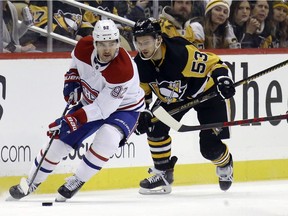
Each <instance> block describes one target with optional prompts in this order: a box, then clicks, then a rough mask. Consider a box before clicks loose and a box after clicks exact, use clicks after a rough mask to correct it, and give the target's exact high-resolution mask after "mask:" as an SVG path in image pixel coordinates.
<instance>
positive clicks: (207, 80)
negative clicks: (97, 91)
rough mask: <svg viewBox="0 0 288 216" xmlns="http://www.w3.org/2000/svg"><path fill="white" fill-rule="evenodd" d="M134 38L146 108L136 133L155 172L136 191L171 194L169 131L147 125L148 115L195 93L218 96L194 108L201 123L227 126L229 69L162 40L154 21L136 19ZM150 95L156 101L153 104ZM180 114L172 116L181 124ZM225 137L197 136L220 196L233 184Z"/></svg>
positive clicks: (175, 41) (224, 133)
mask: <svg viewBox="0 0 288 216" xmlns="http://www.w3.org/2000/svg"><path fill="white" fill-rule="evenodd" d="M133 37H134V44H135V47H136V48H137V50H138V54H137V55H136V57H135V59H134V60H135V62H136V64H137V66H138V70H139V73H140V82H141V87H142V88H143V89H144V91H145V95H146V98H145V99H146V103H147V109H146V111H144V112H143V113H141V115H140V118H139V124H138V127H137V130H136V133H137V134H143V133H147V139H148V144H149V147H150V152H151V155H152V159H153V162H154V167H153V168H150V169H149V171H148V172H149V173H150V174H153V175H152V176H151V177H149V178H146V179H144V180H142V181H141V182H140V190H139V192H140V193H141V194H153V193H170V192H171V184H172V183H173V180H174V178H173V171H174V165H175V163H176V161H177V157H175V156H173V157H171V143H172V139H171V137H170V135H169V130H170V128H169V127H168V126H166V125H165V124H164V123H162V122H160V121H158V122H156V123H153V124H152V123H151V119H152V118H153V114H152V112H151V111H153V109H154V108H155V107H157V106H162V107H163V108H165V109H166V110H167V111H169V110H171V109H173V108H175V107H179V106H181V105H183V104H185V103H187V102H188V101H189V100H191V99H192V98H195V97H196V96H198V95H200V94H203V93H204V94H205V93H209V92H212V91H218V92H219V96H218V97H215V98H213V99H210V100H207V101H205V102H203V103H201V104H198V105H197V106H195V107H194V109H195V111H196V112H197V117H198V121H199V122H200V124H209V123H213V122H225V121H229V119H230V106H229V100H228V99H229V98H231V97H233V96H234V94H235V88H234V87H233V80H232V79H231V76H230V75H231V73H230V71H229V69H228V67H227V66H226V65H225V64H224V63H223V62H222V61H221V59H220V58H219V57H218V56H217V55H215V54H213V53H208V52H202V51H199V50H198V49H197V48H196V47H195V46H193V45H192V44H191V43H190V42H189V41H187V40H186V39H184V38H182V37H174V38H169V37H167V36H166V35H165V34H163V33H161V28H160V25H159V23H158V22H157V21H156V20H155V19H153V18H149V19H144V20H138V21H137V22H136V23H135V26H134V28H133ZM152 93H154V95H156V97H157V99H156V101H155V103H154V104H153V105H151V102H152ZM149 104H150V106H149ZM185 113H187V110H185V111H182V112H180V113H177V114H175V115H174V116H173V117H174V118H175V119H176V120H178V121H180V119H181V118H182V117H183V116H184V115H185ZM229 137H230V134H229V128H222V129H221V130H217V131H216V130H203V131H201V132H200V141H199V144H200V151H201V154H202V156H203V157H204V158H206V159H207V160H210V161H211V162H212V163H213V164H214V165H216V173H217V176H218V178H219V185H220V188H221V190H223V191H226V190H228V189H229V188H230V186H231V184H232V181H233V160H232V155H231V153H230V152H229V149H228V147H227V145H225V144H224V143H223V142H222V139H228V138H229Z"/></svg>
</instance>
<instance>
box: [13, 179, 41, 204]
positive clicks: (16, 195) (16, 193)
mask: <svg viewBox="0 0 288 216" xmlns="http://www.w3.org/2000/svg"><path fill="white" fill-rule="evenodd" d="M26 181H27V182H26V185H27V193H25V192H24V189H23V188H22V187H21V183H20V184H18V185H14V186H12V187H11V188H10V189H9V193H10V196H11V197H12V198H13V199H16V200H19V199H22V198H23V197H25V196H27V195H29V194H30V193H32V192H33V191H35V190H36V189H37V187H38V186H39V185H40V184H34V183H32V185H31V186H30V187H29V188H28V186H29V184H30V182H29V180H28V179H27V180H26Z"/></svg>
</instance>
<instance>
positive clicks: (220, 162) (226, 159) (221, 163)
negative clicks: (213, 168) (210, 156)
mask: <svg viewBox="0 0 288 216" xmlns="http://www.w3.org/2000/svg"><path fill="white" fill-rule="evenodd" d="M229 160H230V153H229V149H228V147H227V146H226V151H225V152H224V153H223V154H222V155H221V156H220V158H218V159H216V160H213V161H212V163H213V164H215V165H217V166H225V165H226V164H227V163H228V162H229Z"/></svg>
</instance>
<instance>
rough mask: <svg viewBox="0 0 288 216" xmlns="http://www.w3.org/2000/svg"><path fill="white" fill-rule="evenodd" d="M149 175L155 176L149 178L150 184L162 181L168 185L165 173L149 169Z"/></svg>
mask: <svg viewBox="0 0 288 216" xmlns="http://www.w3.org/2000/svg"><path fill="white" fill-rule="evenodd" d="M148 173H149V174H154V175H153V176H151V177H149V178H147V180H148V181H149V182H150V183H155V182H158V181H161V180H163V181H164V182H165V183H166V179H165V177H164V175H165V171H161V170H157V169H155V168H154V167H152V168H149V170H148Z"/></svg>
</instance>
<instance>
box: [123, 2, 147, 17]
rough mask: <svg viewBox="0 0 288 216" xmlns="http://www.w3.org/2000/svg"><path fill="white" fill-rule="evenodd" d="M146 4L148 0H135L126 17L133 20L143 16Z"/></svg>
mask: <svg viewBox="0 0 288 216" xmlns="http://www.w3.org/2000/svg"><path fill="white" fill-rule="evenodd" d="M148 4H149V0H137V1H136V2H135V4H133V6H132V8H131V10H130V12H129V13H128V14H127V15H126V18H127V19H130V20H132V21H134V22H136V21H137V20H139V19H143V18H145V8H147V6H148Z"/></svg>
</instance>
